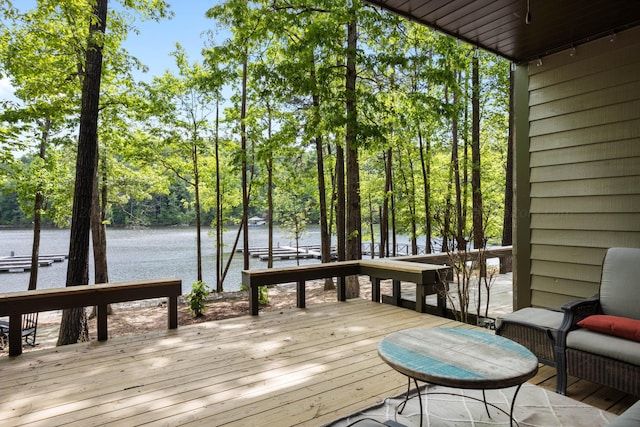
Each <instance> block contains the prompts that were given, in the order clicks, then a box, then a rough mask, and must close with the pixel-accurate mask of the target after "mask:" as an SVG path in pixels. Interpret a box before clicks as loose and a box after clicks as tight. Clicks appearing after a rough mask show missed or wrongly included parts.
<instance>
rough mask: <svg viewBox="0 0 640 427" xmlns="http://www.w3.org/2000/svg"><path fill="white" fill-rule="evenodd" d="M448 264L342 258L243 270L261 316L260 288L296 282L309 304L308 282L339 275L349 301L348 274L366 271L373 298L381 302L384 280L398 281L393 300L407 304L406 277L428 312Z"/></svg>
mask: <svg viewBox="0 0 640 427" xmlns="http://www.w3.org/2000/svg"><path fill="white" fill-rule="evenodd" d="M448 269H449V267H447V266H440V265H431V264H422V263H414V262H408V261H399V260H396V259H393V260H392V259H386V258H385V259H379V260H356V261H338V262H332V263H325V264H314V265H304V266H298V267H283V268H262V269H256V270H243V271H242V284H243V285H245V286H246V287H247V288H248V289H249V311H250V313H251V314H252V315H254V316H256V315H258V311H259V300H258V287H259V286H264V285H275V284H279V283H287V282H295V283H296V291H297V307H298V308H304V307H305V298H306V295H305V286H306V281H308V280H316V279H324V278H329V277H337V278H338V301H345V300H346V282H345V277H347V276H355V275H359V274H365V275H368V276H370V277H371V286H372V289H371V300H372V301H374V302H380V280H381V279H392V280H394V288H393V297H392V303H393V304H395V305H400V306H402V305H406V303H407V301H406V300H402V298H401V297H400V282H401V281H402V280H404V281H407V282H413V283H415V284H416V305H415V309H416V310H417V311H420V312H422V313H425V312H427V311H428V310H427V307H426V304H425V301H424V297H425V296H426V295H432V294H434V293H436V292H437V289H436V287H437V286H438V284H439V283H440V276H439V273H438V272H439V271H441V270H448ZM445 304H446V301H445V299H444V295H443V296H442V298H440V297H439V298H438V310H437V311H438V312H440V311H442V312H444V310H445Z"/></svg>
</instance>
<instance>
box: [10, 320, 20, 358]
mask: <svg viewBox="0 0 640 427" xmlns="http://www.w3.org/2000/svg"><path fill="white" fill-rule="evenodd" d="M21 354H22V316H21V315H20V314H15V315H13V316H9V356H20V355H21Z"/></svg>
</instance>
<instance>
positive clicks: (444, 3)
mask: <svg viewBox="0 0 640 427" xmlns="http://www.w3.org/2000/svg"><path fill="white" fill-rule="evenodd" d="M365 1H366V2H367V3H370V4H372V5H377V6H380V7H382V8H384V9H387V10H389V11H391V12H394V13H397V14H399V15H401V16H404V17H407V18H409V19H412V20H414V21H417V22H419V23H421V24H424V25H427V26H429V27H432V28H434V29H436V30H438V31H441V32H443V33H445V34H449V35H451V36H453V37H456V38H458V39H461V40H464V41H466V42H468V43H471V44H473V45H476V46H479V47H481V48H483V49H486V50H488V51H490V52H493V53H495V54H498V55H500V56H503V57H505V58H507V59H509V60H511V61H514V62H526V61H530V60H532V59H535V58H539V57H541V56H545V55H547V54H550V53H553V52H557V51H560V50H564V49H568V48H570V47H572V46H576V45H579V44H581V43H585V42H588V41H590V40H593V39H596V38H600V37H603V36H606V35H609V34H615V33H616V32H620V31H622V30H625V29H627V28H631V27H634V26H637V25H640V1H636V0H589V1H587V2H585V1H584V0H562V1H557V0H365ZM527 4H529V6H530V9H529V10H530V16H531V22H530V23H529V24H527V23H525V18H526V15H527Z"/></svg>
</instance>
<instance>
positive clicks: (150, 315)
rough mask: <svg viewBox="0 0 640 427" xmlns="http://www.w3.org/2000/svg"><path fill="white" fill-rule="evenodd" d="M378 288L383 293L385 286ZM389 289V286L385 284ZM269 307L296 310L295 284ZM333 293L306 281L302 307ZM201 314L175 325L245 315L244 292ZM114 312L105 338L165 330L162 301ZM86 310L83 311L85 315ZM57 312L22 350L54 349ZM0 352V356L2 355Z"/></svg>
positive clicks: (218, 299) (184, 315) (42, 319)
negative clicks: (35, 343)
mask: <svg viewBox="0 0 640 427" xmlns="http://www.w3.org/2000/svg"><path fill="white" fill-rule="evenodd" d="M360 284H361V286H360V297H361V298H366V299H369V298H371V285H370V282H369V280H368V277H361V279H360ZM381 288H382V289H383V290H385V288H386V287H385V284H384V282H383V283H382V286H381ZM389 288H390V285H389ZM268 291H269V304H267V305H264V306H261V307H260V312H261V313H264V312H272V311H283V310H287V309H290V308H295V307H296V288H295V285H278V286H272V287H269V288H268ZM336 300H337V294H336V290H335V289H334V290H324V281H323V280H319V281H313V282H308V283H307V286H306V304H307V306H311V305H313V304H322V303H325V302H335V301H336ZM206 306H207V308H206V310H205V312H204V315H203V316H201V317H195V316H194V315H193V313H191V312H190V311H189V309H188V306H187V304H186V303H180V304H179V305H178V325H181V326H184V325H190V324H194V323H202V322H211V321H215V320H222V319H228V318H232V317H239V316H246V315H249V301H248V297H247V294H246V293H244V292H228V293H222V294H215V293H212V294H211V295H210V296H209V300H208V302H207V304H206ZM113 310H114V313H113V314H112V315H110V316H109V317H108V320H107V322H108V323H107V325H108V326H107V327H108V333H109V337H110V338H113V337H117V336H125V335H134V334H140V333H144V332H146V331H151V330H162V329H165V328H166V327H167V308H166V302H165V301H164V300H163V299H162V300H154V301H139V302H135V303H131V304H117V305H114V307H113ZM89 312H90V310H89V309H87V313H89ZM60 317H61V311H56V312H47V313H41V314H40V316H39V318H38V337H37V339H36V341H37V343H38V344H37V346H36V347H29V346H24V347H23V350H24V351H33V350H39V349H44V348H51V347H53V346H55V344H56V340H57V333H58V328H59V325H60ZM96 337H97V330H96V320H95V319H90V320H89V338H90V339H91V340H95V339H96ZM0 347H2V345H1V344H0ZM6 354H7V352H6V347H5V349H4V351H2V350H0V357H2V356H4V355H6Z"/></svg>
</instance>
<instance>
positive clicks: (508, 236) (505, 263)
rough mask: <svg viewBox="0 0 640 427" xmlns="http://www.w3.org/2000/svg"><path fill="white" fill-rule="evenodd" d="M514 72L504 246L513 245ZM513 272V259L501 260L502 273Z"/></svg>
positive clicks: (510, 99) (508, 144)
mask: <svg viewBox="0 0 640 427" xmlns="http://www.w3.org/2000/svg"><path fill="white" fill-rule="evenodd" d="M513 117H514V115H513V71H511V72H510V73H509V137H508V140H507V165H506V171H505V182H504V217H503V220H502V246H509V245H512V244H513V222H512V219H513ZM508 271H511V258H510V257H507V258H503V259H500V273H501V274H504V273H506V272H508Z"/></svg>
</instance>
